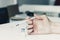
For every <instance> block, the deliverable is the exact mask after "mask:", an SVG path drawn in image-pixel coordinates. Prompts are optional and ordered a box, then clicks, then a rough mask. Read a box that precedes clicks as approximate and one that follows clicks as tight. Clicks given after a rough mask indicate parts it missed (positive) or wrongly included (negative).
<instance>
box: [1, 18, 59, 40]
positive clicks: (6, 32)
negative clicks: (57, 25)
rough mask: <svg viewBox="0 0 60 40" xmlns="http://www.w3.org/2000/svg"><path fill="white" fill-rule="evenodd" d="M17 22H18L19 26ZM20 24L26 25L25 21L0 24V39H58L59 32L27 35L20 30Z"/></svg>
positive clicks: (56, 19)
mask: <svg viewBox="0 0 60 40" xmlns="http://www.w3.org/2000/svg"><path fill="white" fill-rule="evenodd" d="M50 19H51V20H53V21H54V20H55V21H56V22H57V21H58V20H60V18H51V17H50ZM17 24H19V26H18V25H17ZM23 24H24V25H23ZM22 26H26V24H25V21H17V22H11V23H7V24H2V25H0V40H60V34H47V35H27V34H25V33H24V32H20V31H21V30H20V27H22Z"/></svg>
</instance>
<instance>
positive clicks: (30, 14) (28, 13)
mask: <svg viewBox="0 0 60 40" xmlns="http://www.w3.org/2000/svg"><path fill="white" fill-rule="evenodd" d="M25 13H26V14H27V16H29V17H33V16H34V13H33V12H30V11H26V12H25Z"/></svg>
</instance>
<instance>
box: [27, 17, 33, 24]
mask: <svg viewBox="0 0 60 40" xmlns="http://www.w3.org/2000/svg"><path fill="white" fill-rule="evenodd" d="M26 20H27V23H28V25H31V24H32V23H33V22H32V19H31V18H30V17H27V18H26Z"/></svg>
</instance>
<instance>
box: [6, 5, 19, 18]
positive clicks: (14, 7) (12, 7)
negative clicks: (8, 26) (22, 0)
mask: <svg viewBox="0 0 60 40" xmlns="http://www.w3.org/2000/svg"><path fill="white" fill-rule="evenodd" d="M7 8H8V13H9V18H10V17H13V16H15V15H16V14H20V13H19V8H18V4H15V5H10V6H8V7H7Z"/></svg>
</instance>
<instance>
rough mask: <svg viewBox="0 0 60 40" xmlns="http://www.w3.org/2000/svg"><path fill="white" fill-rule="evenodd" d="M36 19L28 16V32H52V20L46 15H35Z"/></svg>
mask: <svg viewBox="0 0 60 40" xmlns="http://www.w3.org/2000/svg"><path fill="white" fill-rule="evenodd" d="M34 17H35V18H34V19H31V18H29V17H28V18H27V20H28V21H27V22H28V25H29V26H28V34H33V35H34V34H48V33H51V29H50V28H51V27H50V26H51V21H50V20H49V19H48V17H47V16H46V15H41V16H38V15H34Z"/></svg>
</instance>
